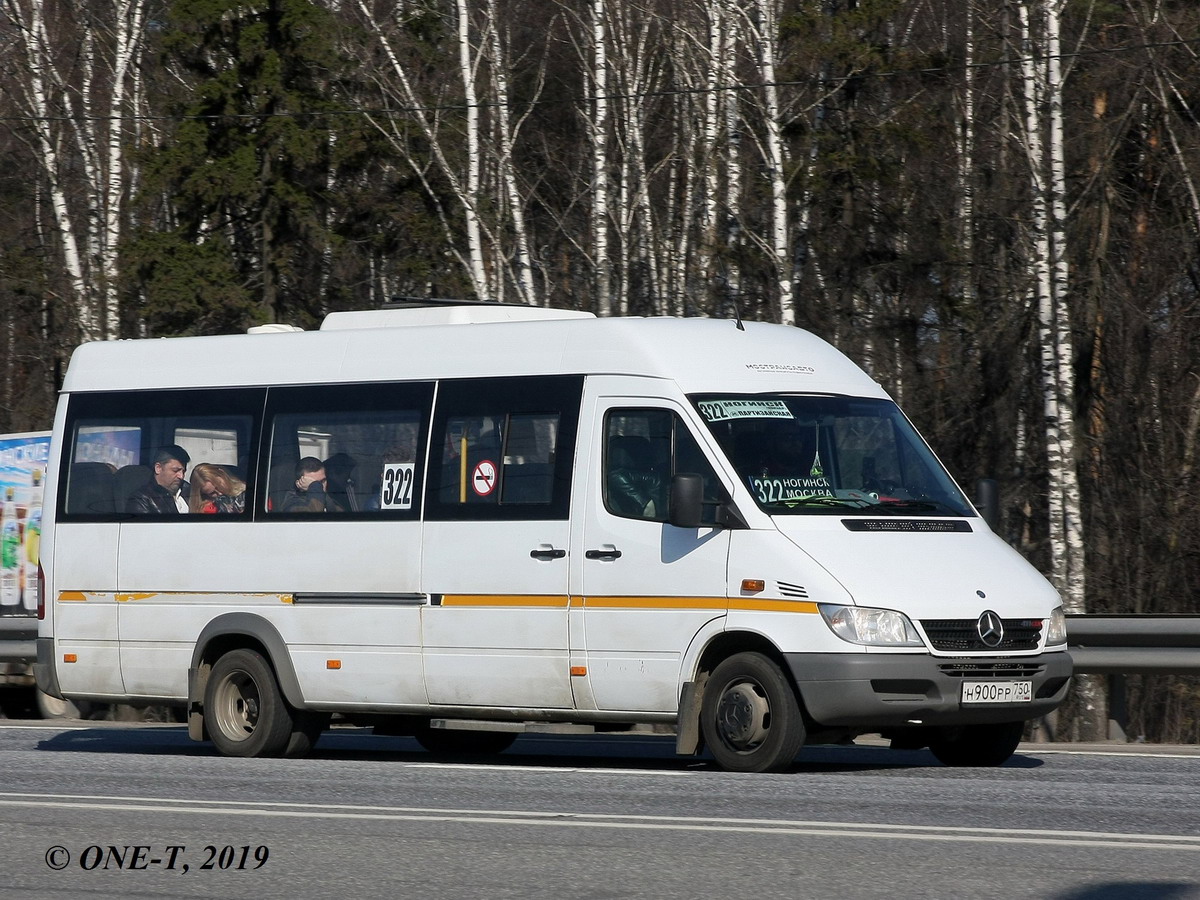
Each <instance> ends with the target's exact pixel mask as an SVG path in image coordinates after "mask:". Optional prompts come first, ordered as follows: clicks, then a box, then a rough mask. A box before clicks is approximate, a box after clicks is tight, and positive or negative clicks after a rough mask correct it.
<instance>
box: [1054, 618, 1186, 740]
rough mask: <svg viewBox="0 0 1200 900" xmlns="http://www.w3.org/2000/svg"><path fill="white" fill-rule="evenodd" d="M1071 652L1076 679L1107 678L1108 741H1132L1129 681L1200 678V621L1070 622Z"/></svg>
mask: <svg viewBox="0 0 1200 900" xmlns="http://www.w3.org/2000/svg"><path fill="white" fill-rule="evenodd" d="M1067 647H1068V649H1069V650H1070V651H1071V658H1072V659H1073V660H1074V662H1075V671H1076V672H1077V673H1079V674H1082V675H1106V676H1108V738H1109V739H1110V740H1117V741H1123V740H1128V738H1126V736H1125V729H1126V726H1127V725H1128V723H1129V707H1128V705H1127V703H1126V696H1125V676H1126V675H1148V674H1158V675H1195V674H1200V616H1155V615H1147V616H1105V615H1074V616H1067ZM1051 716H1053V714H1051ZM1048 718H1050V717H1048ZM1042 728H1043V729H1045V730H1046V731H1047V732H1048V733H1049V734H1050V735H1051V736H1052V734H1053V730H1054V720H1053V719H1051V721H1048V722H1043V723H1042Z"/></svg>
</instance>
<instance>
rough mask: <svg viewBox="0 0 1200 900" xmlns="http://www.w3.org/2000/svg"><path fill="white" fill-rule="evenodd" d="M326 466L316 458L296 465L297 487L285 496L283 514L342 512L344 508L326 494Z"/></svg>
mask: <svg viewBox="0 0 1200 900" xmlns="http://www.w3.org/2000/svg"><path fill="white" fill-rule="evenodd" d="M326 480H327V479H326V477H325V464H324V463H322V462H321V461H320V460H319V459H317V458H316V457H315V456H306V457H304V459H302V460H300V462H298V463H296V484H295V487H294V488H293V489H292V490H290V491H288V492H287V493H286V494H284V496H283V502H282V503H280V505H279V512H281V513H297V512H341V511H342V508H341V506H339V505H338V504H337V503H336V502H335V501H334V500H333V499H332V498H330V496H329V495H328V494H327V493H326V490H325V485H326Z"/></svg>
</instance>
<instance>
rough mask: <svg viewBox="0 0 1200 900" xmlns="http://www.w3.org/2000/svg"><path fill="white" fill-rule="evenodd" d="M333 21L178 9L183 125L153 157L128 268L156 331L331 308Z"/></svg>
mask: <svg viewBox="0 0 1200 900" xmlns="http://www.w3.org/2000/svg"><path fill="white" fill-rule="evenodd" d="M335 25H336V23H335V21H334V20H333V18H332V16H331V15H330V14H329V12H328V11H327V10H326V9H324V8H323V7H321V6H319V5H317V4H314V3H311V2H308V0H253V2H249V3H247V2H235V0H175V2H174V3H173V4H172V5H171V8H170V11H169V15H168V18H167V22H166V24H165V28H164V31H163V33H162V35H161V45H162V54H163V62H164V65H165V67H166V68H167V69H168V70H171V71H174V72H175V73H176V74H177V76H178V77H177V78H176V79H174V80H173V82H172V83H173V84H174V91H175V92H176V96H175V97H174V98H173V101H172V106H173V109H174V111H175V112H176V114H177V115H178V116H179V118H178V119H177V120H176V121H175V122H174V123H173V125H172V127H170V128H169V129H167V131H166V133H164V134H163V139H162V140H161V142H160V143H159V146H158V147H157V148H156V149H155V150H154V151H153V152H152V153H151V154H150V158H149V159H147V161H146V180H145V184H144V197H145V198H146V199H147V201H148V203H147V206H148V208H147V209H146V210H145V213H146V217H145V219H144V220H143V221H144V223H145V224H144V225H143V227H142V228H140V229H139V230H138V231H137V233H136V235H135V238H134V240H133V241H132V242H131V243H130V245H129V246H128V247H127V259H126V266H125V271H126V272H127V273H130V281H131V282H132V284H131V287H132V288H133V289H134V290H135V291H136V292H137V293H138V294H140V296H141V298H142V300H143V304H144V305H143V307H142V309H141V310H140V312H141V314H142V319H143V321H144V323H145V325H146V327H147V328H148V329H149V330H150V331H151V332H152V333H158V334H161V333H199V332H211V331H223V330H236V329H239V328H241V327H244V326H245V325H246V324H252V323H253V322H262V321H293V322H298V323H299V324H306V325H307V324H312V322H313V321H315V320H316V319H317V318H318V317H319V315H320V314H321V313H322V312H323V306H324V303H323V300H322V293H323V289H324V280H325V275H326V274H327V266H328V260H329V258H330V253H331V241H332V238H331V233H330V227H329V221H330V215H329V196H330V188H331V185H330V158H331V154H332V148H333V147H334V146H335V145H336V141H337V135H336V133H334V132H333V131H332V130H331V123H334V122H336V120H335V119H334V118H333V117H330V116H329V115H323V114H322V113H325V112H328V111H330V110H331V109H332V108H333V107H334V105H335V104H334V101H333V99H332V92H333V90H334V89H335V88H336V83H335V82H336V79H337V77H338V76H339V73H340V70H341V69H342V68H343V61H342V59H341V58H340V57H339V55H338V53H337V49H336V43H335V41H336V37H337V30H336V27H335ZM164 223H165V224H166V227H165V228H164V227H163V225H164Z"/></svg>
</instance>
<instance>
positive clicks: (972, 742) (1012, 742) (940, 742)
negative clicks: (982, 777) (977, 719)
mask: <svg viewBox="0 0 1200 900" xmlns="http://www.w3.org/2000/svg"><path fill="white" fill-rule="evenodd" d="M1024 732H1025V723H1024V722H1001V723H999V724H989V725H961V726H959V727H957V728H944V729H942V730H941V731H940V733H939V734H938V736H937V737H936V738H934V739H933V740H931V741H930V742H929V749H930V750H931V751H932V752H933V755H934V756H936V757H937V759H938V762H940V763H942V765H946V766H980V767H983V766H999V765H1001V764H1003V763H1004V762H1005V761H1006V760H1007V759H1008V758H1009V757H1010V756H1012V755H1013V753H1014V752H1016V749H1017V745H1018V744H1020V743H1021V735H1022V734H1023V733H1024Z"/></svg>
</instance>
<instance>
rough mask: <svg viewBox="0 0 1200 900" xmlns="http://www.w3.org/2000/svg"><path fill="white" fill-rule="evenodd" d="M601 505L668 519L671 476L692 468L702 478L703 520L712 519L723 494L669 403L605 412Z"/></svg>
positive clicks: (612, 510) (638, 516) (628, 513)
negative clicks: (650, 407) (666, 406)
mask: <svg viewBox="0 0 1200 900" xmlns="http://www.w3.org/2000/svg"><path fill="white" fill-rule="evenodd" d="M604 435H605V440H604V506H605V508H606V509H607V510H608V511H609V512H610V513H612V514H613V515H615V516H621V517H622V518H627V519H645V520H646V521H650V522H665V521H667V500H668V496H669V494H670V489H671V479H672V477H674V476H675V475H678V474H681V473H689V472H690V473H695V474H698V475H700V476H701V477H702V478H703V480H704V500H705V507H704V522H705V524H714V523H715V521H716V509H717V504H719V503H722V502H724V501H725V500H726V498H727V496H728V495H727V494H726V492H725V489H724V487H722V485H721V482H720V480H719V479H718V478H717V475H716V472H714V471H713V468H712V466H711V465H710V464H709V462H708V459H707V458H706V457H705V456H704V452H703V451H702V450H701V449H700V445H699V444H698V443H697V442H696V439H695V438H694V437H693V436H692V433H691V432H690V431H689V430H688V427H687V425H686V424H685V423H684V422H683V420H682V419H680V417H679V416H678V415H676V414H675V413H674V412H672V411H671V410H667V409H615V410H612V411H610V412H609V413H608V415H607V416H606V417H605V430H604Z"/></svg>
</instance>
